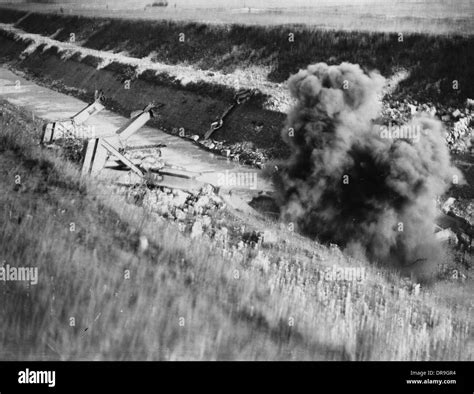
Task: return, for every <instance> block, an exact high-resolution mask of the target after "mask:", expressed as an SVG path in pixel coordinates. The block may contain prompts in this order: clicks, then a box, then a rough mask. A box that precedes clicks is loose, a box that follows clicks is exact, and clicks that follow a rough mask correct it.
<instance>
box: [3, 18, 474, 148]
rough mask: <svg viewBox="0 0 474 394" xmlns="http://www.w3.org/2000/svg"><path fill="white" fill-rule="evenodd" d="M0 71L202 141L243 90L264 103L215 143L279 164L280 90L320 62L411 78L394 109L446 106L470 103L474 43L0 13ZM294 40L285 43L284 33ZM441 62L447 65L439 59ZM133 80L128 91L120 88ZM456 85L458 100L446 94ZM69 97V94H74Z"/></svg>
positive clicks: (285, 98) (233, 121) (250, 105)
mask: <svg viewBox="0 0 474 394" xmlns="http://www.w3.org/2000/svg"><path fill="white" fill-rule="evenodd" d="M0 22H1V23H4V25H2V29H1V30H0V60H1V59H8V60H10V61H11V62H12V64H13V66H14V67H15V68H18V69H21V70H24V71H25V72H27V73H28V75H30V76H34V77H35V78H36V79H37V80H40V81H43V82H45V83H47V84H48V85H53V86H55V87H56V88H65V89H68V90H69V92H71V93H73V94H76V95H78V96H79V97H80V98H82V99H89V98H90V97H92V94H93V92H94V91H95V90H96V89H103V90H104V93H105V95H106V96H107V97H108V103H107V106H108V107H109V108H111V109H114V110H116V111H119V112H121V113H123V114H127V115H128V114H129V113H130V112H131V111H133V110H136V109H138V108H141V107H144V106H145V105H147V104H148V103H149V102H151V101H155V102H158V103H162V104H164V107H163V108H162V110H161V116H160V117H159V118H158V119H154V120H153V123H152V124H153V125H154V126H157V127H160V128H162V129H163V130H165V131H169V132H175V133H177V132H178V130H180V129H184V130H185V133H186V134H187V135H193V134H198V135H200V136H202V135H204V133H205V132H206V131H207V130H208V129H209V127H210V124H211V123H212V122H214V121H216V120H217V119H218V118H219V117H220V116H221V115H222V114H223V113H224V112H225V110H226V109H227V108H228V107H229V106H230V105H231V104H232V103H233V102H234V94H235V92H236V90H238V89H239V88H254V87H257V88H258V91H259V93H258V94H256V95H255V96H253V97H252V99H251V100H249V101H248V102H246V103H244V104H242V105H240V106H238V107H237V108H236V110H235V111H233V112H232V113H231V114H230V115H229V116H228V117H227V118H226V121H225V122H224V127H223V128H222V129H220V130H219V131H217V132H216V133H215V138H216V139H219V140H226V141H227V142H229V143H233V142H241V141H250V142H252V143H254V144H255V146H256V147H257V148H265V149H267V151H268V148H269V147H271V148H270V152H268V154H269V156H270V157H271V156H272V153H274V154H275V156H278V157H281V156H284V155H285V152H286V151H287V148H286V146H285V145H284V144H283V143H282V141H281V138H280V130H281V129H282V126H283V122H284V119H285V112H286V110H287V109H288V107H289V105H290V104H291V99H290V98H289V95H288V92H287V90H286V89H285V87H284V81H285V80H286V79H287V78H288V76H289V75H290V74H291V73H294V72H296V71H298V69H299V68H304V67H306V66H307V65H308V64H310V63H315V62H319V61H324V62H328V63H330V64H337V63H340V62H343V61H349V62H351V63H357V64H360V65H362V67H363V68H365V69H378V70H379V71H380V72H381V73H382V74H383V75H384V76H386V77H390V76H391V75H393V73H394V72H396V71H397V70H399V69H406V70H408V71H409V77H408V78H407V79H406V80H404V81H401V83H400V84H399V86H398V87H397V90H396V92H394V95H393V97H394V98H395V99H397V98H400V99H404V98H411V99H417V100H421V102H427V101H430V100H432V101H434V102H443V103H445V104H447V105H451V104H453V105H454V104H455V103H459V102H461V101H465V99H466V98H467V97H474V91H473V89H474V87H473V86H472V84H471V83H470V81H472V80H474V75H473V73H474V71H473V70H474V69H473V68H472V67H470V65H471V64H472V63H473V61H472V60H473V59H472V53H474V50H473V49H474V45H473V43H474V38H473V37H469V36H450V37H447V36H428V35H420V34H406V35H404V36H403V40H402V41H401V42H400V37H399V36H398V35H397V34H389V33H366V32H336V31H318V30H314V29H307V28H304V27H301V26H299V27H298V26H285V27H283V28H278V27H269V28H267V27H262V26H238V25H230V26H216V25H213V26H210V25H204V24H199V23H188V22H171V21H136V20H134V21H132V20H119V19H107V18H86V17H80V16H66V15H54V14H35V13H25V12H23V11H15V10H1V12H0ZM290 33H293V34H294V37H293V38H294V39H290V36H289V34H290ZM440 59H442V61H441V60H440ZM127 81H130V84H129V86H130V89H126V84H127ZM453 81H457V82H458V84H457V87H458V89H453ZM71 88H72V89H71Z"/></svg>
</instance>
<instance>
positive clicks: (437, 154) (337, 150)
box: [274, 63, 462, 265]
mask: <svg viewBox="0 0 474 394" xmlns="http://www.w3.org/2000/svg"><path fill="white" fill-rule="evenodd" d="M384 83H385V80H384V78H383V77H382V76H381V75H380V74H379V73H377V72H370V73H368V74H366V73H364V72H363V71H362V69H361V68H360V67H359V66H358V65H354V64H349V63H342V64H340V65H338V66H328V65H327V64H325V63H319V64H315V65H311V66H309V67H308V68H307V69H306V70H301V71H300V72H299V73H297V74H296V75H294V76H292V77H291V78H290V80H289V88H290V91H291V94H292V95H293V96H294V97H295V98H296V99H297V103H296V105H295V107H294V108H293V110H292V111H291V112H290V114H289V116H288V119H287V125H286V127H285V129H284V130H283V138H284V140H285V141H286V142H287V143H288V144H289V146H290V148H291V157H290V158H289V160H288V161H287V162H285V163H283V164H282V166H281V168H280V171H279V172H277V173H276V174H275V179H274V181H275V184H276V186H277V190H278V192H277V194H278V197H277V199H278V202H279V205H280V207H281V212H282V215H283V217H284V218H285V219H286V220H289V221H293V222H295V223H296V224H297V225H298V227H299V229H300V230H301V231H303V232H304V233H306V234H309V235H311V236H316V237H317V238H319V239H320V240H321V241H327V242H335V243H337V244H339V245H340V246H342V247H345V248H347V249H348V250H349V251H352V252H355V251H363V252H364V254H365V255H366V256H367V257H368V258H370V259H371V260H377V261H384V262H392V263H393V262H396V263H399V264H402V265H406V264H411V263H413V262H414V261H417V260H419V259H428V260H432V259H435V258H437V257H439V255H440V253H439V252H440V250H439V245H438V244H437V242H436V241H435V238H434V226H435V224H434V223H435V219H436V216H437V210H436V205H435V199H436V196H438V195H442V194H443V193H444V192H446V190H447V189H448V188H449V186H450V184H451V183H452V182H453V180H456V179H457V180H459V182H461V180H462V175H461V173H460V172H459V171H458V170H457V169H456V168H455V167H454V166H453V165H452V164H451V160H450V156H449V151H448V149H447V147H446V144H445V141H444V137H443V129H442V125H441V123H440V122H439V121H437V120H435V119H433V118H430V117H427V116H419V117H417V118H415V119H414V120H413V121H412V122H411V123H410V124H408V125H407V127H410V128H413V129H415V130H419V131H420V133H419V135H418V137H419V138H417V140H416V141H414V140H410V139H407V138H397V139H390V138H384V135H383V133H381V127H380V126H379V125H376V124H374V119H375V118H377V116H378V114H379V112H380V109H381V103H380V95H381V91H382V88H383V86H384Z"/></svg>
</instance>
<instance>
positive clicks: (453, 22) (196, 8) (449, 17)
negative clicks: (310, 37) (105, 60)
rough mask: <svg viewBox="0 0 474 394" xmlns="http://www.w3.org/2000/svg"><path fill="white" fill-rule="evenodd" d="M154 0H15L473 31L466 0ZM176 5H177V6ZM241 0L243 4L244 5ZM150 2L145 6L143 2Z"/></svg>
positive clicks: (157, 14) (112, 11)
mask: <svg viewBox="0 0 474 394" xmlns="http://www.w3.org/2000/svg"><path fill="white" fill-rule="evenodd" d="M152 3H153V1H151V0H150V1H147V0H140V1H134V0H129V1H114V0H110V1H109V0H101V1H81V2H80V4H77V3H76V4H75V3H74V2H68V1H64V2H62V1H57V2H56V4H53V3H52V2H47V3H46V2H41V4H40V3H39V2H38V3H33V4H14V5H12V6H11V7H13V8H17V9H22V10H25V11H33V12H45V13H60V12H61V13H64V14H67V15H83V16H87V17H91V16H92V17H94V16H101V17H113V18H127V19H148V20H159V19H167V20H175V21H198V22H203V23H212V24H229V23H238V24H245V25H264V26H268V25H285V24H300V25H307V26H315V27H318V28H322V29H334V30H365V31H372V32H374V31H375V32H397V33H398V32H417V33H430V34H450V33H461V34H472V33H473V25H472V17H473V12H474V10H473V8H472V4H471V3H470V2H469V1H468V0H456V1H455V2H452V1H440V0H422V1H403V0H402V1H400V0H397V1H392V2H386V1H381V0H368V1H358V2H355V3H354V2H348V1H340V0H332V1H318V2H317V4H315V2H312V1H305V0H303V1H293V2H291V3H290V2H288V1H262V0H254V1H250V0H247V1H241V0H226V1H222V2H220V4H216V2H209V1H189V0H181V1H180V0H174V1H169V5H168V7H150V6H149V5H151V4H152ZM175 4H176V7H175ZM244 4H245V6H244ZM147 5H148V7H147Z"/></svg>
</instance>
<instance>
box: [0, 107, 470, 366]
mask: <svg viewBox="0 0 474 394" xmlns="http://www.w3.org/2000/svg"><path fill="white" fill-rule="evenodd" d="M1 114H2V116H0V167H1V169H2V170H1V172H0V190H1V193H0V245H1V248H0V262H1V261H5V262H7V263H9V264H10V265H12V266H25V265H26V266H36V267H38V269H39V282H38V284H37V285H30V286H28V285H24V284H20V283H18V282H6V283H5V282H0V292H1V298H2V302H1V303H0V333H1V334H0V343H1V345H0V349H1V350H0V358H2V359H59V360H72V359H74V360H77V359H81V360H83V359H87V360H124V359H131V360H138V359H139V360H180V359H192V360H230V359H231V360H235V359H238V360H244V359H245V360H282V359H299V360H309V359H312V360H342V359H344V360H466V359H471V360H472V358H473V354H474V352H473V348H472V315H471V314H470V309H469V306H468V304H467V303H465V304H462V303H461V304H460V305H459V306H458V307H456V308H455V304H457V302H456V300H453V299H450V300H449V301H446V300H445V299H444V298H443V297H442V293H437V292H433V291H431V290H430V289H426V290H424V291H422V292H421V293H420V294H415V293H413V292H412V291H411V290H410V287H409V286H408V287H407V286H405V285H403V282H402V281H401V279H400V278H399V276H398V274H396V273H394V272H389V271H386V270H382V271H379V270H377V269H375V268H373V267H370V266H367V265H364V263H361V262H357V261H352V260H349V259H348V258H346V257H345V256H344V255H343V254H342V253H341V252H340V251H338V250H337V249H334V248H326V247H324V246H322V245H319V244H317V243H314V242H311V241H309V240H307V239H305V238H302V237H300V236H298V235H297V234H292V233H289V232H288V231H287V230H284V229H280V227H279V226H278V225H277V224H276V223H272V222H265V223H260V222H258V221H256V220H254V221H253V222H252V223H246V222H243V220H244V219H243V218H242V217H238V216H235V215H233V214H232V213H229V214H228V217H227V218H226V220H225V221H224V222H223V225H225V226H227V227H229V228H233V227H237V226H241V225H242V224H246V225H247V227H250V228H252V227H258V226H262V228H264V229H270V230H272V231H274V232H275V234H277V237H278V242H276V243H274V244H270V245H266V246H265V245H264V246H261V247H260V248H259V249H257V250H256V249H252V248H250V247H244V248H242V249H240V250H238V249H236V248H233V247H232V245H227V247H225V243H224V242H222V241H218V240H217V239H213V238H210V237H208V236H203V237H202V238H200V239H191V238H190V237H189V234H186V233H182V232H180V231H179V229H178V226H177V224H175V223H172V222H166V221H165V220H162V219H160V218H158V217H157V216H156V215H153V214H150V212H146V211H144V210H143V209H142V208H140V207H137V206H134V205H129V204H127V203H126V202H125V198H124V197H123V196H121V195H119V194H114V193H113V190H114V189H113V188H112V187H111V186H107V185H105V184H98V183H96V182H95V181H94V180H89V179H83V180H80V178H79V172H78V169H77V168H75V167H74V166H73V165H72V164H69V163H66V162H64V161H63V160H62V159H61V158H60V157H59V156H58V155H57V154H56V153H54V152H50V151H45V150H42V149H40V148H39V147H37V146H35V145H34V143H35V141H37V136H38V130H39V126H40V124H39V123H38V122H37V123H34V122H32V121H30V120H29V119H28V118H27V116H26V115H21V114H20V113H19V111H18V110H16V109H14V108H13V107H11V106H5V105H2V106H1ZM16 175H20V176H21V183H20V184H17V183H15V181H14V180H15V179H16V178H15V176H16ZM71 223H74V225H75V231H71ZM143 236H145V237H147V239H148V240H149V248H148V249H146V250H145V249H143V248H140V241H139V240H140V237H143ZM354 264H356V265H361V264H362V266H363V267H365V268H366V269H367V272H368V274H367V277H366V278H365V279H364V280H363V281H361V282H341V281H334V280H328V279H327V278H326V277H325V276H324V275H321V274H320V273H321V270H323V269H325V268H328V267H331V266H333V265H335V266H341V267H347V266H350V265H354ZM455 286H456V287H457V288H458V289H460V288H462V285H461V284H459V285H458V284H456V285H455ZM450 289H452V286H451V287H450V286H449V284H448V288H447V289H443V291H444V292H448V291H451V290H450ZM458 291H459V290H458ZM466 292H467V290H466ZM466 292H461V293H458V297H464V296H465V295H466ZM72 319H74V320H72ZM72 322H74V324H72Z"/></svg>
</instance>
